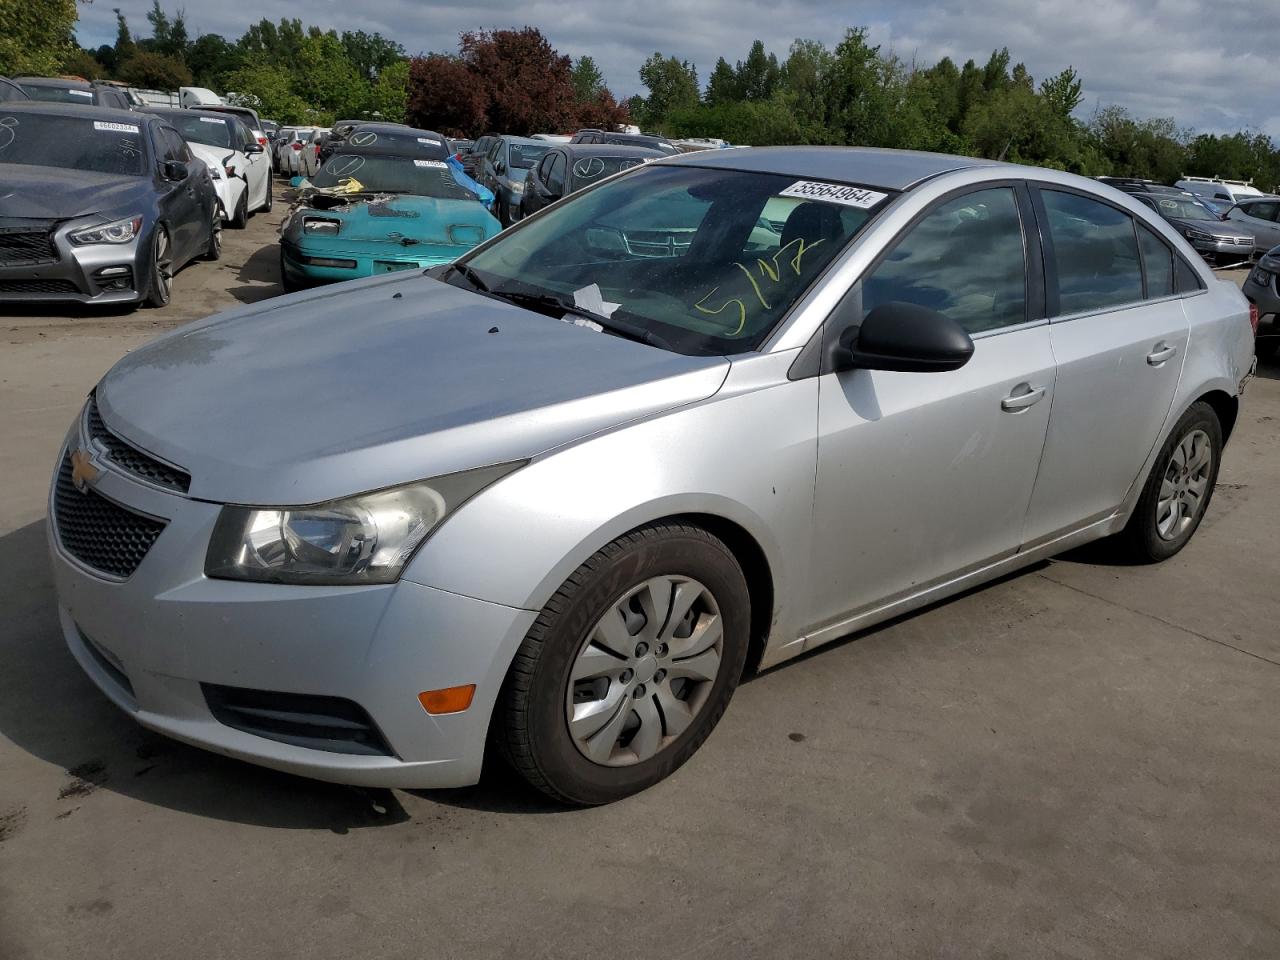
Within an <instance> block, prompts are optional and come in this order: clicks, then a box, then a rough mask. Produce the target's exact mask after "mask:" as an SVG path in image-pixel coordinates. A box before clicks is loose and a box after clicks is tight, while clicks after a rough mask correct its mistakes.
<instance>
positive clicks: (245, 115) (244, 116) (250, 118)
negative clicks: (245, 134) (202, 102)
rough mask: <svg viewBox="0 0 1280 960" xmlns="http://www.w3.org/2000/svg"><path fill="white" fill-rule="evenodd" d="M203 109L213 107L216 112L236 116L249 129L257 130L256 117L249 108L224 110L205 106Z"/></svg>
mask: <svg viewBox="0 0 1280 960" xmlns="http://www.w3.org/2000/svg"><path fill="white" fill-rule="evenodd" d="M205 109H214V110H215V112H217V113H225V114H227V116H230V117H237V118H238V119H239V120H240V121H241V122H242V123H243V124H244V125H245V126H246V127H248V128H249V129H250V130H258V129H260V128H259V127H258V118H257V117H255V116H254V115H253V113H252V111H249V110H226V109H221V108H212V107H206V108H205Z"/></svg>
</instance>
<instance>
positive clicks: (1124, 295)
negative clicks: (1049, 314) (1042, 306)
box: [1040, 190, 1142, 316]
mask: <svg viewBox="0 0 1280 960" xmlns="http://www.w3.org/2000/svg"><path fill="white" fill-rule="evenodd" d="M1040 196H1041V198H1042V199H1043V201H1044V206H1045V212H1046V213H1047V215H1048V221H1049V222H1048V228H1049V236H1050V237H1051V239H1052V241H1053V242H1052V248H1053V252H1052V256H1053V263H1054V266H1055V268H1056V273H1057V277H1058V308H1057V310H1055V311H1053V312H1054V315H1055V316H1066V315H1070V314H1075V313H1088V312H1091V311H1098V310H1107V309H1111V308H1115V307H1121V306H1124V305H1125V304H1129V303H1137V302H1138V301H1140V300H1142V264H1141V261H1140V260H1139V259H1138V241H1137V236H1136V235H1135V233H1134V222H1133V218H1132V217H1130V216H1129V215H1128V214H1127V213H1125V212H1123V211H1122V210H1118V209H1116V208H1115V207H1113V206H1111V205H1110V204H1106V203H1103V202H1101V201H1099V200H1093V199H1090V198H1089V197H1084V196H1081V195H1079V194H1075V193H1064V192H1062V191H1058V190H1041V191H1040Z"/></svg>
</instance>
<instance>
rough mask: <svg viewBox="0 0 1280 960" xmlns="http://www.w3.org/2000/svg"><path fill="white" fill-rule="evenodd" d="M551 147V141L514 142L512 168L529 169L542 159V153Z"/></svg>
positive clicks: (512, 145) (512, 146)
mask: <svg viewBox="0 0 1280 960" xmlns="http://www.w3.org/2000/svg"><path fill="white" fill-rule="evenodd" d="M550 149H551V144H549V143H513V144H511V169H513V170H529V169H531V168H532V167H533V165H534V164H535V163H537V162H538V161H539V160H541V159H542V155H543V154H544V153H546V152H547V151H548V150H550Z"/></svg>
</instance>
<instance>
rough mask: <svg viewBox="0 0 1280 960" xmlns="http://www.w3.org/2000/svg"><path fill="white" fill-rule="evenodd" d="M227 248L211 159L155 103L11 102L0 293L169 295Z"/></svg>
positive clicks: (0, 144) (0, 133)
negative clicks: (194, 266) (201, 260)
mask: <svg viewBox="0 0 1280 960" xmlns="http://www.w3.org/2000/svg"><path fill="white" fill-rule="evenodd" d="M221 252H222V221H221V218H220V217H219V215H218V201H217V194H216V193H215V192H214V187H213V181H212V180H211V179H210V177H209V168H208V166H207V165H206V164H205V163H203V162H202V161H199V160H196V159H194V158H193V157H192V155H191V152H190V150H188V149H187V145H186V143H185V142H184V141H183V139H182V137H181V136H179V135H178V133H177V131H176V130H174V129H173V127H171V126H169V125H168V124H166V123H165V122H164V121H163V120H161V119H160V118H158V117H154V116H150V115H148V114H141V113H130V112H127V111H124V110H111V109H108V108H105V107H91V106H85V107H76V106H71V105H64V104H56V103H35V102H21V103H7V104H4V105H3V106H2V107H0V302H19V301H20V302H33V301H34V302H39V301H75V302H79V303H93V304H136V303H146V304H148V305H150V306H163V305H164V304H166V303H168V302H169V296H170V286H171V283H172V280H173V275H174V274H175V273H176V272H177V271H178V269H179V268H180V267H182V266H183V265H184V264H186V263H187V262H189V261H190V260H193V259H195V258H196V257H200V256H204V257H206V258H207V259H210V260H216V259H218V257H219V256H220V255H221Z"/></svg>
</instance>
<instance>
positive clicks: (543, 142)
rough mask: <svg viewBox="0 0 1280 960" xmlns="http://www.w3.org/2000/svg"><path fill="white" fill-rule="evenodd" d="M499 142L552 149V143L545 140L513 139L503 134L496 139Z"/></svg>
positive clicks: (531, 138) (530, 138)
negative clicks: (527, 144) (528, 144)
mask: <svg viewBox="0 0 1280 960" xmlns="http://www.w3.org/2000/svg"><path fill="white" fill-rule="evenodd" d="M497 139H499V140H505V141H507V143H531V144H533V145H534V146H535V147H548V146H549V147H554V146H555V144H554V143H548V142H547V141H546V140H535V139H533V137H513V136H512V135H511V134H509V133H504V134H502V136H500V137H498V138H497Z"/></svg>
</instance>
